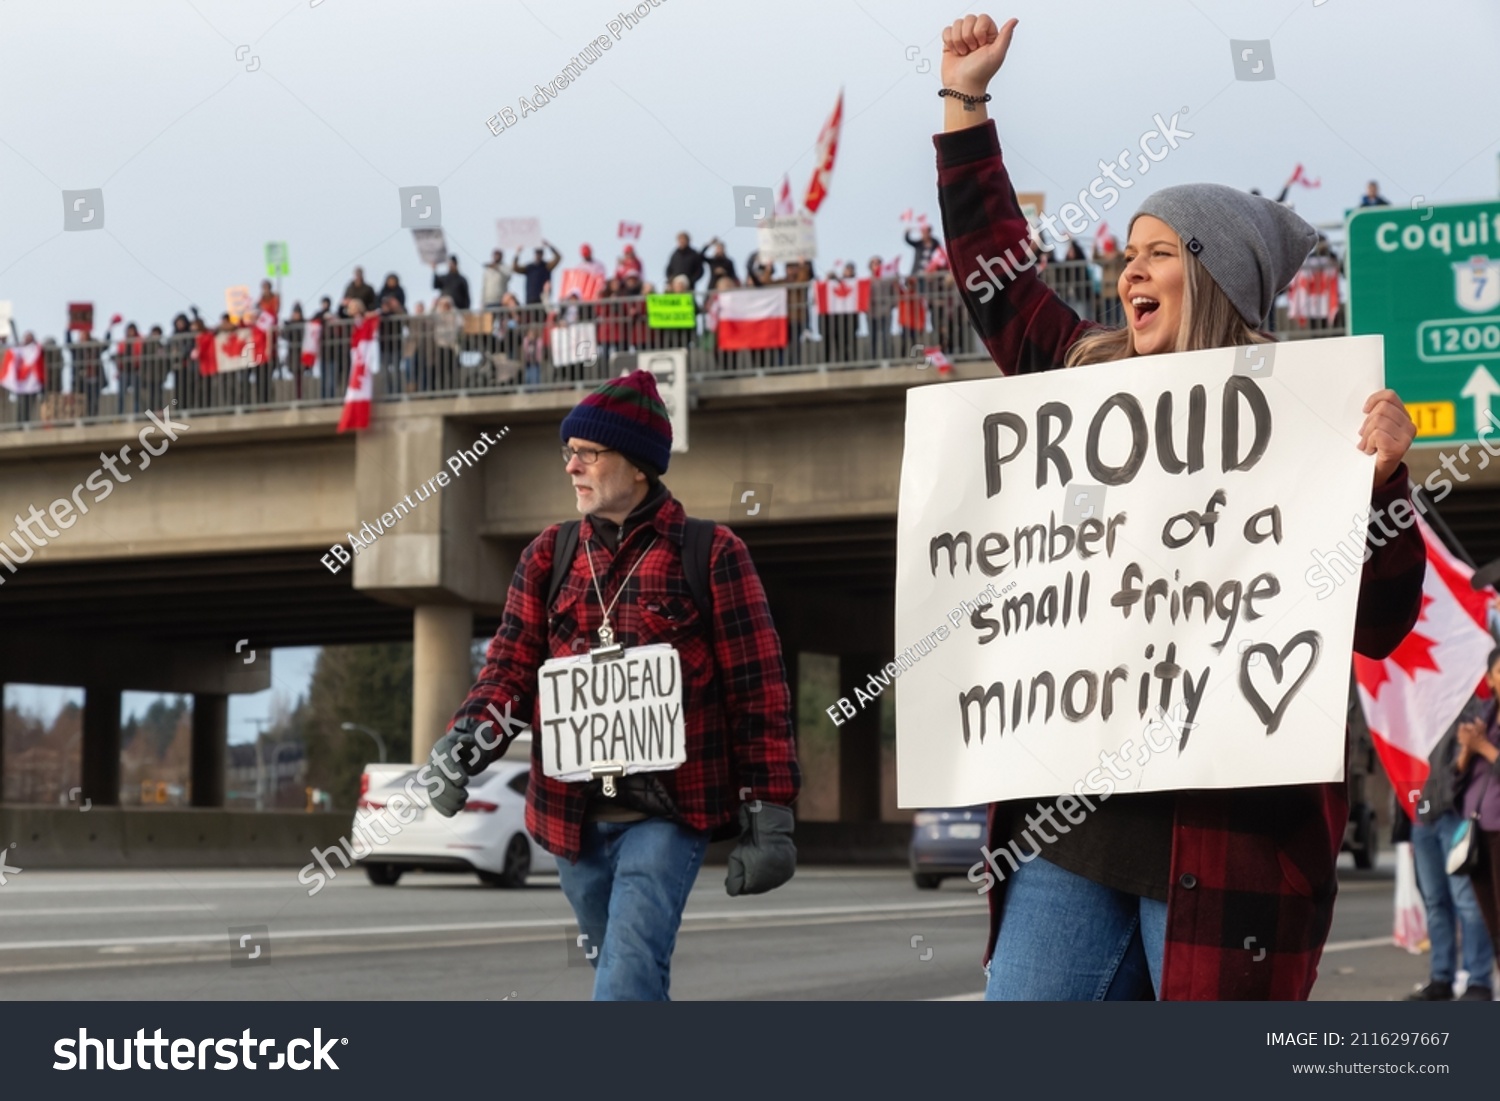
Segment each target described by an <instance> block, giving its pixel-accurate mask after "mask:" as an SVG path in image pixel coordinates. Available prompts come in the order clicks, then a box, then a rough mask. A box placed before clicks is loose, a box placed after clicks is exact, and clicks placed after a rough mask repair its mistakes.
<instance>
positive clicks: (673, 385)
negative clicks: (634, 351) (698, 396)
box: [640, 348, 688, 455]
mask: <svg viewBox="0 0 1500 1101" xmlns="http://www.w3.org/2000/svg"><path fill="white" fill-rule="evenodd" d="M640 366H641V367H643V368H645V369H646V370H647V371H650V372H651V374H652V375H654V376H655V377H656V388H657V389H658V390H659V391H660V392H661V400H662V403H663V404H664V405H666V407H667V419H668V420H669V421H671V422H672V453H673V454H674V455H682V454H686V453H687V449H688V377H687V349H686V348H671V349H667V350H664V351H659V352H642V353H641V355H640Z"/></svg>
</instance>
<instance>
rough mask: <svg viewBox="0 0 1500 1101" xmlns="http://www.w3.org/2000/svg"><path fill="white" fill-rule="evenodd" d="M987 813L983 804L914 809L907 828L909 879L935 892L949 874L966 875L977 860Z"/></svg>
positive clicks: (922, 887) (921, 887)
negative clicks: (909, 826)
mask: <svg viewBox="0 0 1500 1101" xmlns="http://www.w3.org/2000/svg"><path fill="white" fill-rule="evenodd" d="M987 813H988V808H987V807H985V806H984V805H983V804H980V805H979V806H974V807H946V808H943V807H938V808H934V809H932V810H919V811H917V813H916V816H915V817H914V818H913V819H912V828H911V850H910V858H909V859H910V864H911V878H912V882H914V883H915V884H916V885H917V887H918V888H920V889H921V890H924V891H935V890H937V888H938V886H939V885H940V884H941V883H942V882H943V880H944V879H946V878H948V877H949V876H956V875H968V874H969V869H970V868H972V867H973V866H974V864H975V862H976V861H978V860H979V859H981V858H980V855H979V846H980V845H981V844H982V843H983V841H984V826H985V821H986V817H987Z"/></svg>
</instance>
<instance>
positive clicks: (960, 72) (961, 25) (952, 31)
mask: <svg viewBox="0 0 1500 1101" xmlns="http://www.w3.org/2000/svg"><path fill="white" fill-rule="evenodd" d="M1016 23H1017V20H1015V19H1011V20H1009V21H1008V22H1007V23H1006V24H1005V26H1003V27H1000V28H999V29H998V30H997V29H996V27H995V21H994V20H993V19H991V18H990V17H989V16H987V15H966V16H964V17H963V18H962V19H955V20H954V21H953V25H952V26H951V27H944V28H943V66H942V76H943V86H944V87H945V88H952V89H953V90H954V91H957V92H963V93H964V94H965V95H971V96H981V95H983V94H984V92H985V89H986V88H988V87H989V83H990V79H991V78H992V77H994V75H995V74H996V73H997V72H999V71H1000V66H1001V65H1002V64H1004V63H1005V53H1006V51H1007V50H1009V49H1010V36H1011V35H1012V34H1014V33H1015V29H1016Z"/></svg>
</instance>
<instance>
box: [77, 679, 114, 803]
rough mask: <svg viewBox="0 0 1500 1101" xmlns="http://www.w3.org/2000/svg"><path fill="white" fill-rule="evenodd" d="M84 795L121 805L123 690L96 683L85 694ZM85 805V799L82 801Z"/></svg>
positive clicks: (87, 797) (100, 801)
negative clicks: (121, 709) (121, 707)
mask: <svg viewBox="0 0 1500 1101" xmlns="http://www.w3.org/2000/svg"><path fill="white" fill-rule="evenodd" d="M81 772H82V784H83V794H82V797H81V798H82V799H91V800H93V805H94V806H96V807H117V806H119V805H120V690H119V689H118V688H102V687H99V686H97V685H96V686H93V687H90V688H87V689H85V690H84V697H83V767H82V769H81ZM79 805H80V806H82V805H83V804H82V801H81V800H80V803H79Z"/></svg>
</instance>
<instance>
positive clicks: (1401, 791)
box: [1354, 516, 1495, 820]
mask: <svg viewBox="0 0 1500 1101" xmlns="http://www.w3.org/2000/svg"><path fill="white" fill-rule="evenodd" d="M1416 522H1417V528H1418V529H1419V530H1420V531H1421V533H1422V539H1423V541H1424V542H1425V543H1426V544H1427V576H1426V578H1425V579H1424V580H1423V582H1422V614H1421V618H1420V619H1418V620H1417V625H1416V626H1415V627H1413V628H1412V629H1411V633H1410V634H1409V635H1407V636H1406V638H1404V639H1402V640H1401V645H1399V646H1397V647H1396V649H1395V650H1394V651H1393V652H1392V653H1391V654H1390V656H1389V657H1387V658H1385V660H1383V661H1376V660H1374V659H1373V658H1367V657H1363V656H1361V655H1359V654H1355V655H1354V679H1355V681H1356V682H1357V683H1358V685H1359V699H1360V703H1361V704H1362V705H1363V706H1364V711H1365V720H1366V722H1367V723H1368V725H1369V727H1370V738H1371V740H1372V741H1373V742H1374V743H1375V752H1376V753H1377V754H1379V756H1380V762H1381V764H1383V765H1384V766H1385V771H1386V774H1387V775H1388V776H1389V777H1390V778H1391V786H1392V787H1393V788H1394V789H1395V792H1396V798H1397V800H1398V801H1399V802H1400V804H1401V806H1402V808H1403V809H1404V810H1405V811H1406V813H1407V814H1408V815H1409V816H1411V817H1412V819H1413V820H1415V818H1416V805H1417V803H1418V801H1419V800H1420V799H1421V797H1422V787H1423V785H1424V784H1426V783H1427V775H1428V772H1429V771H1430V769H1429V768H1428V765H1427V758H1428V756H1430V755H1431V753H1432V749H1433V747H1434V746H1435V745H1437V743H1438V742H1439V741H1440V740H1441V739H1442V737H1443V734H1444V732H1445V731H1447V729H1448V727H1449V726H1450V725H1452V723H1453V720H1454V719H1456V718H1458V715H1459V712H1460V711H1462V710H1463V708H1464V705H1465V704H1466V703H1468V702H1469V699H1470V698H1471V697H1472V696H1473V694H1474V691H1475V689H1476V688H1477V687H1478V683H1479V681H1480V678H1481V676H1482V675H1483V673H1484V659H1485V657H1486V656H1487V655H1488V654H1489V652H1490V650H1491V649H1492V648H1493V647H1494V645H1495V641H1494V639H1492V638H1491V637H1490V633H1489V631H1488V629H1486V627H1485V621H1486V607H1487V605H1488V603H1489V601H1490V600H1491V599H1492V598H1493V597H1494V595H1495V593H1494V590H1493V589H1486V590H1483V591H1475V590H1474V589H1473V588H1472V587H1471V586H1470V584H1469V579H1470V578H1471V577H1473V576H1474V571H1473V570H1472V569H1470V568H1469V567H1468V566H1466V565H1464V564H1463V563H1462V562H1460V561H1459V560H1458V559H1457V558H1455V557H1454V556H1453V555H1452V554H1450V553H1449V551H1448V548H1447V547H1445V546H1443V543H1442V541H1441V540H1440V539H1439V538H1438V537H1437V536H1436V535H1434V534H1433V532H1432V529H1431V528H1429V527H1428V526H1427V525H1426V523H1424V522H1423V521H1422V519H1421V517H1420V516H1419V517H1417V521H1416Z"/></svg>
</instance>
